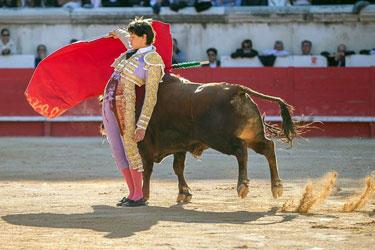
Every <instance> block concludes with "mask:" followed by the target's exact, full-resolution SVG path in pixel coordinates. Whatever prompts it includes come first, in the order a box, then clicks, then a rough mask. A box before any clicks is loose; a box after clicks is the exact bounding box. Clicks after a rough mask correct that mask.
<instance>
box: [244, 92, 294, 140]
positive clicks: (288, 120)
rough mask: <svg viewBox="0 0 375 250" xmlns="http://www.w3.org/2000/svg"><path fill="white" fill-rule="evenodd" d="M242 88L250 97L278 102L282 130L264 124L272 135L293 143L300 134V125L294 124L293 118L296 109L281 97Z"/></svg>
mask: <svg viewBox="0 0 375 250" xmlns="http://www.w3.org/2000/svg"><path fill="white" fill-rule="evenodd" d="M240 87H241V89H242V90H243V91H244V92H245V93H247V94H249V95H250V96H255V97H259V98H261V99H263V100H266V101H270V102H277V103H278V104H279V106H280V113H281V118H282V123H281V129H280V128H278V127H276V126H274V125H271V124H267V123H264V124H265V126H266V129H267V130H268V131H269V132H270V133H271V134H273V135H275V136H276V137H279V138H284V139H286V141H287V142H289V143H291V142H292V140H293V138H294V137H295V136H296V135H297V134H298V132H297V130H298V129H297V126H298V125H297V124H296V123H295V122H293V120H292V116H291V114H292V113H293V109H294V108H293V107H292V106H291V105H289V104H287V103H286V102H285V101H284V100H283V99H281V98H279V97H275V96H270V95H265V94H262V93H259V92H257V91H254V90H252V89H250V88H247V87H245V86H240Z"/></svg>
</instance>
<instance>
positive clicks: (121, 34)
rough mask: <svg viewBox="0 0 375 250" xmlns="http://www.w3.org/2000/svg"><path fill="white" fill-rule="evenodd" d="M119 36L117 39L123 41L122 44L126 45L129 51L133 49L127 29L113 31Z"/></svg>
mask: <svg viewBox="0 0 375 250" xmlns="http://www.w3.org/2000/svg"><path fill="white" fill-rule="evenodd" d="M113 33H115V34H116V35H117V37H118V38H119V39H120V40H121V42H122V43H123V44H124V45H125V47H126V48H127V49H131V45H130V41H129V37H130V35H129V33H128V31H127V30H126V29H123V28H118V29H115V30H114V31H113Z"/></svg>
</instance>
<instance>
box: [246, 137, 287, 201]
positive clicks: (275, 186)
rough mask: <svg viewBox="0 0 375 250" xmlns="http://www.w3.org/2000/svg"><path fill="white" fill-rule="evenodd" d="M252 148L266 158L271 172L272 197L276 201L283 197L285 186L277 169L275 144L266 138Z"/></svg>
mask: <svg viewBox="0 0 375 250" xmlns="http://www.w3.org/2000/svg"><path fill="white" fill-rule="evenodd" d="M251 147H252V148H253V149H254V151H255V152H257V153H258V154H262V155H264V156H265V157H266V159H267V161H268V165H269V167H270V172H271V190H272V195H273V197H274V198H275V199H276V198H278V197H281V196H282V195H283V184H282V181H281V179H280V177H279V170H278V168H277V160H276V155H275V144H274V142H273V141H271V140H269V139H267V138H264V139H263V140H262V141H260V142H258V143H255V144H253V145H252V146H251Z"/></svg>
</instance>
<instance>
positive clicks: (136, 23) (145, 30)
mask: <svg viewBox="0 0 375 250" xmlns="http://www.w3.org/2000/svg"><path fill="white" fill-rule="evenodd" d="M127 30H128V32H129V33H133V34H136V35H137V36H143V35H146V37H147V39H146V45H151V44H152V43H153V42H154V39H155V32H154V29H153V28H152V26H151V21H150V20H149V19H147V20H146V19H143V18H142V17H141V18H135V19H134V20H133V21H131V22H130V23H129V25H128V27H127Z"/></svg>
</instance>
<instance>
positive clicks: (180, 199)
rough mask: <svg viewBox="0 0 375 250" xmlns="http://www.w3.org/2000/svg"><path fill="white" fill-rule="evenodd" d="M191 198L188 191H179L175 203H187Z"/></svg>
mask: <svg viewBox="0 0 375 250" xmlns="http://www.w3.org/2000/svg"><path fill="white" fill-rule="evenodd" d="M192 198H193V195H192V194H190V193H179V194H178V195H177V203H188V202H190V201H191V199H192Z"/></svg>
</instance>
